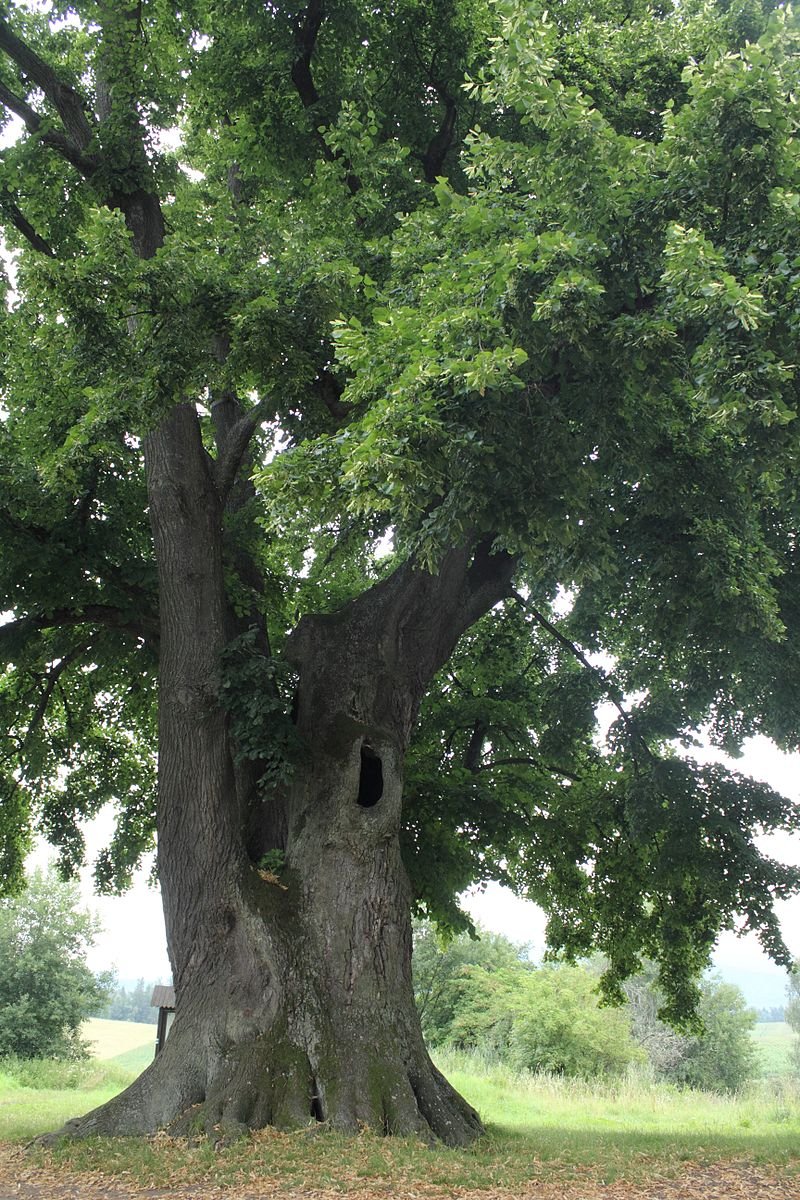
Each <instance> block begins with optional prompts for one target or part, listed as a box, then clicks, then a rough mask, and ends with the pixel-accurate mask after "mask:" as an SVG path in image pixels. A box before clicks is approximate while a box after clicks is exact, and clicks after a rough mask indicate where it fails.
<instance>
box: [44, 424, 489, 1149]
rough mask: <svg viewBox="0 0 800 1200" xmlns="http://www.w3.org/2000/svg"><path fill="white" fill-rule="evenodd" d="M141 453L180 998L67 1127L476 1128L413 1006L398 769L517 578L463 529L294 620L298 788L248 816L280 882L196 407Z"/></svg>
mask: <svg viewBox="0 0 800 1200" xmlns="http://www.w3.org/2000/svg"><path fill="white" fill-rule="evenodd" d="M146 457H147V469H148V479H149V493H150V508H151V520H152V524H153V533H154V541H155V548H156V555H157V559H158V563H159V570H160V589H161V591H160V597H161V678H160V696H161V699H160V718H159V719H160V731H159V738H160V755H159V795H160V799H159V814H158V828H159V875H160V879H161V884H162V889H163V896H164V909H165V915H166V923H167V937H168V943H169V947H170V953H171V957H172V962H173V968H174V978H175V988H176V996H177V1008H176V1015H175V1020H174V1023H173V1027H172V1030H171V1033H170V1036H169V1038H168V1040H167V1043H166V1046H165V1049H164V1050H163V1051H162V1053H161V1054H160V1055H159V1057H158V1058H157V1060H156V1061H155V1062H154V1063H153V1064H152V1066H151V1067H149V1068H148V1070H147V1071H145V1073H144V1074H143V1075H142V1076H141V1077H140V1078H139V1079H138V1080H137V1081H136V1082H135V1083H134V1084H133V1085H132V1086H131V1087H130V1088H128V1090H127V1091H126V1092H124V1093H123V1094H122V1095H121V1096H119V1097H117V1098H116V1099H114V1100H112V1101H111V1102H110V1103H109V1104H107V1105H105V1106H103V1107H102V1108H100V1109H98V1110H96V1111H95V1112H94V1113H90V1114H89V1115H88V1116H87V1117H84V1118H81V1119H79V1120H78V1121H76V1122H72V1123H70V1125H69V1126H68V1127H67V1131H68V1132H72V1133H75V1134H78V1135H86V1134H96V1133H110V1134H114V1133H125V1134H130V1133H148V1132H152V1131H154V1130H156V1129H158V1128H160V1127H162V1126H165V1125H167V1126H170V1127H171V1128H172V1129H173V1130H176V1131H182V1132H186V1131H189V1130H191V1129H193V1128H203V1129H208V1128H211V1127H213V1128H221V1129H222V1130H223V1131H228V1132H239V1131H241V1130H242V1129H243V1128H257V1127H260V1126H262V1125H265V1124H274V1125H276V1126H279V1127H282V1128H289V1127H296V1126H298V1125H303V1124H307V1123H309V1122H313V1121H324V1122H326V1123H327V1124H328V1125H329V1126H330V1127H332V1128H335V1129H340V1130H351V1131H355V1130H357V1129H358V1128H360V1127H361V1126H362V1125H369V1126H371V1127H374V1128H377V1129H380V1130H383V1131H385V1132H386V1133H401V1134H421V1135H423V1136H426V1137H429V1136H436V1137H439V1138H441V1139H442V1140H444V1141H446V1142H447V1143H449V1144H451V1145H462V1144H465V1143H467V1142H469V1141H470V1140H471V1139H472V1138H474V1137H475V1136H476V1135H477V1134H478V1133H479V1132H480V1129H481V1126H480V1121H479V1119H478V1117H477V1115H476V1114H475V1112H474V1111H473V1110H472V1109H471V1108H470V1107H469V1105H468V1104H466V1102H465V1101H464V1100H463V1099H462V1098H461V1097H460V1096H459V1095H458V1094H457V1093H456V1092H455V1091H454V1090H453V1089H452V1088H451V1087H450V1085H449V1084H448V1083H447V1081H446V1080H445V1079H444V1078H443V1077H442V1076H441V1074H440V1073H439V1072H438V1071H437V1070H436V1068H435V1067H434V1066H433V1064H432V1063H431V1061H430V1059H429V1057H428V1054H427V1052H426V1050H425V1047H424V1044H423V1041H422V1035H421V1031H420V1025H419V1020H418V1017H417V1014H416V1011H415V1008H414V1002H413V995H412V987H411V929H410V920H409V895H408V884H407V879H406V875H405V871H404V869H403V864H402V862H401V859H400V852H399V844H398V832H399V827H400V818H401V805H402V766H403V756H404V753H405V749H406V746H407V743H408V739H409V736H410V734H411V731H412V729H413V726H414V723H415V720H416V716H417V710H418V706H419V703H420V700H421V698H422V695H423V692H424V690H425V688H426V686H427V684H428V682H429V681H430V678H431V676H432V675H433V673H434V672H435V671H436V670H437V669H438V667H439V666H440V665H441V663H442V662H443V661H444V660H445V659H446V658H447V656H448V655H449V653H450V651H451V650H452V647H453V645H454V644H455V641H456V640H457V638H458V636H459V635H460V633H461V632H462V631H463V630H464V629H465V628H467V627H468V626H469V625H470V624H471V623H472V622H473V621H474V620H475V619H476V618H477V617H478V616H479V615H480V614H481V613H482V612H485V611H486V610H487V609H488V608H489V607H490V606H491V605H492V604H493V603H494V602H495V601H496V600H497V599H498V598H499V597H500V596H501V595H502V594H503V593H504V592H505V591H506V589H507V586H508V578H509V575H510V570H511V560H510V559H508V558H507V557H506V556H504V555H494V556H493V555H491V554H490V553H489V551H488V548H487V547H486V546H479V547H478V549H477V551H474V552H469V551H468V550H467V549H466V548H465V547H462V548H459V549H457V550H454V551H452V552H451V553H450V554H449V555H448V556H447V557H446V558H445V560H444V562H443V563H442V566H441V570H440V572H439V573H438V574H437V575H436V576H432V575H429V574H426V573H424V572H422V571H417V570H415V569H413V567H412V566H410V565H406V566H404V567H401V568H400V569H399V570H398V571H397V572H395V574H394V575H393V576H392V577H390V578H389V579H387V580H386V581H384V582H383V583H381V584H379V585H377V586H376V587H373V588H372V589H371V590H370V591H368V592H367V593H365V594H364V595H363V596H361V597H360V598H359V599H357V600H356V601H354V602H352V603H351V604H349V605H348V606H346V607H345V608H344V609H342V610H341V611H340V612H339V613H336V614H333V615H330V616H325V617H321V616H319V617H314V618H306V619H305V620H304V621H302V622H301V623H300V625H299V626H298V628H297V630H296V631H295V634H294V637H293V639H292V642H291V645H290V657H291V659H292V661H293V664H294V666H295V667H296V669H297V672H298V677H299V689H298V697H297V727H298V733H299V735H300V744H301V746H302V752H301V754H300V755H299V759H298V761H297V763H296V764H295V769H294V774H293V777H292V782H291V785H290V786H288V787H287V788H285V789H284V790H283V791H281V792H276V793H275V794H274V795H270V796H267V797H266V798H265V799H263V800H259V801H258V812H257V814H256V818H257V820H258V821H260V823H261V825H262V828H263V829H264V830H267V831H272V833H271V837H272V844H273V847H274V848H280V849H281V850H283V851H284V852H285V856H286V869H285V871H283V872H282V873H281V875H280V878H277V877H275V876H270V875H268V874H267V873H266V872H259V870H258V869H257V866H256V865H255V864H254V863H253V862H252V861H251V858H250V857H249V855H248V853H247V849H246V847H247V841H248V837H249V836H250V833H251V830H252V824H253V819H254V818H253V813H252V812H250V813H244V812H243V805H242V786H241V780H239V781H237V777H236V776H237V769H236V767H235V766H234V759H233V755H232V747H231V738H230V732H229V729H228V722H227V718H226V715H225V712H224V711H223V709H222V708H221V707H220V704H219V700H218V682H219V680H218V671H219V664H220V655H221V652H222V649H223V647H224V645H225V642H226V639H227V637H229V636H230V628H231V623H230V614H229V612H228V608H227V604H226V599H225V587H224V578H223V575H224V572H223V500H222V499H221V497H220V495H219V493H218V490H217V488H216V485H215V479H214V473H213V463H212V462H211V460H210V459H209V457H208V455H207V454H206V452H205V451H204V449H203V446H202V443H201V439H200V431H199V425H198V420H197V416H196V413H195V410H194V408H193V407H192V406H190V405H180V406H178V407H177V408H175V409H174V410H173V411H172V412H171V414H170V415H169V417H168V418H167V419H166V421H165V422H164V423H163V425H162V427H161V428H160V429H159V431H158V432H157V433H155V434H153V435H152V436H151V437H150V438H149V440H148V444H147V454H146ZM237 784H238V786H237ZM275 830H281V831H282V833H281V835H280V841H281V843H282V844H281V845H280V846H276V845H275V835H274V831H275ZM266 844H267V845H269V844H270V838H269V837H267V838H266Z"/></svg>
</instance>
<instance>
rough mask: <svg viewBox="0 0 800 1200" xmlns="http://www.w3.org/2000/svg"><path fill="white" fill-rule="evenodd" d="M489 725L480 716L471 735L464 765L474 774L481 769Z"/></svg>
mask: <svg viewBox="0 0 800 1200" xmlns="http://www.w3.org/2000/svg"><path fill="white" fill-rule="evenodd" d="M487 730H488V726H487V724H486V722H485V721H482V720H481V719H480V717H479V718H478V720H477V721H476V722H475V724H474V725H473V727H472V733H471V734H470V735H469V742H468V744H467V749H466V752H465V754H464V766H465V768H466V769H467V770H468V771H472V773H473V774H474V773H475V772H476V771H479V770H480V762H481V755H482V754H483V743H484V742H485V741H486V733H487Z"/></svg>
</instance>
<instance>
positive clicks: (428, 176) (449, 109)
mask: <svg viewBox="0 0 800 1200" xmlns="http://www.w3.org/2000/svg"><path fill="white" fill-rule="evenodd" d="M437 91H438V92H439V98H440V100H441V101H442V103H443V104H444V106H445V111H444V117H443V119H442V123H441V125H440V126H439V128H438V129H437V131H436V133H435V134H434V135H433V137H432V138H431V140H430V142H429V143H428V148H427V150H426V151H425V153H424V154H423V156H422V169H423V171H424V172H425V182H426V183H431V184H433V183H436V180H437V179H438V178H439V176H440V175H441V173H442V169H443V167H444V160H445V158H446V157H447V152H448V150H449V149H450V147H451V146H452V144H453V138H454V136H455V132H456V121H457V119H458V108H457V107H456V102H455V100H454V99H453V98H452V96H451V95H450V94H449V93H448V92H447V91H445V90H444V89H441V90H440V89H438V88H437Z"/></svg>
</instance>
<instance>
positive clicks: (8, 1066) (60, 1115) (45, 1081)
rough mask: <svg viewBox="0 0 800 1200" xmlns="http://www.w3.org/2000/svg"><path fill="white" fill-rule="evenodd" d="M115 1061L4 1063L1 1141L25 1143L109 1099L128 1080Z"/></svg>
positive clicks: (0, 1073) (0, 1065)
mask: <svg viewBox="0 0 800 1200" xmlns="http://www.w3.org/2000/svg"><path fill="white" fill-rule="evenodd" d="M130 1079H131V1075H130V1072H128V1071H126V1070H125V1069H124V1068H122V1067H119V1066H117V1065H115V1064H113V1063H103V1062H98V1061H96V1060H94V1059H88V1060H86V1061H83V1062H78V1063H56V1062H47V1061H44V1062H38V1061H35V1062H17V1061H14V1060H13V1059H11V1060H9V1059H6V1060H5V1061H4V1062H2V1063H0V1142H5V1141H14V1142H27V1141H30V1139H31V1138H34V1137H36V1136H37V1135H38V1134H40V1133H45V1132H46V1131H47V1130H49V1129H58V1128H59V1126H61V1125H63V1124H64V1122H65V1121H66V1120H68V1119H69V1118H70V1117H74V1116H77V1115H79V1114H80V1113H84V1112H89V1110H90V1109H92V1108H96V1107H97V1105H98V1104H103V1103H104V1101H106V1100H110V1099H111V1097H112V1096H114V1095H116V1094H117V1092H119V1091H121V1090H122V1088H124V1087H126V1086H127V1084H128V1083H129V1082H130Z"/></svg>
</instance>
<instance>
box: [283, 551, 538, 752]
mask: <svg viewBox="0 0 800 1200" xmlns="http://www.w3.org/2000/svg"><path fill="white" fill-rule="evenodd" d="M492 543H493V539H492V538H487V539H486V540H484V541H482V542H481V543H479V545H478V546H477V548H476V549H474V551H473V548H472V546H471V545H470V544H469V543H465V544H463V545H461V546H458V547H454V548H453V549H452V550H450V551H448V552H447V553H446V554H445V555H444V556H443V557H442V560H441V562H440V563H439V567H438V569H437V571H436V573H435V574H430V573H429V572H428V571H425V570H422V569H421V568H419V567H418V566H417V565H416V564H415V563H414V562H405V563H403V565H402V566H400V567H398V568H397V570H396V571H394V572H393V574H392V575H390V576H388V578H386V579H384V580H382V581H381V582H380V583H377V584H375V585H374V586H373V587H371V588H369V589H368V591H366V592H363V593H362V594H361V595H360V596H359V597H358V598H357V599H355V600H353V601H351V602H350V603H349V604H347V605H345V606H344V607H343V608H341V609H340V610H339V611H338V612H335V613H330V614H325V615H323V614H316V615H314V616H308V617H305V618H304V619H303V620H302V621H301V622H300V623H299V625H298V626H297V628H296V629H295V630H294V632H293V634H292V636H291V639H290V642H289V645H288V647H287V655H288V656H289V657H290V659H291V661H293V662H294V663H295V664H296V665H297V666H298V667H299V669H300V673H301V683H300V688H299V691H298V728H300V729H301V731H305V730H306V729H308V730H313V729H316V730H317V731H318V733H319V732H321V731H322V730H324V728H325V726H326V725H327V724H330V722H331V721H332V720H334V721H335V720H336V719H337V713H336V712H331V709H330V703H329V700H330V697H331V696H337V697H339V698H340V700H341V710H342V711H343V712H347V713H348V714H349V716H348V718H347V719H348V722H349V721H350V720H351V719H354V720H355V721H356V722H358V721H359V719H360V718H359V716H358V714H362V713H363V715H364V719H365V720H366V721H367V722H368V723H370V724H372V725H375V726H380V727H381V728H382V729H383V730H384V731H387V732H388V731H390V730H391V731H393V732H392V734H391V736H393V737H394V738H395V739H397V740H398V741H399V742H401V743H407V739H408V738H409V737H410V735H411V730H412V729H413V726H414V723H415V722H416V719H417V713H418V710H419V704H420V702H421V700H422V697H423V695H424V693H425V690H426V689H427V687H428V686H429V684H430V681H431V680H432V679H433V677H434V675H435V674H436V672H437V671H438V670H439V669H440V667H442V666H443V665H444V663H445V662H446V661H447V659H448V658H449V657H450V655H451V654H452V652H453V650H454V648H455V645H456V642H457V641H458V639H459V638H460V637H461V635H462V633H464V632H465V630H467V629H468V628H469V627H470V626H471V625H473V624H474V623H475V621H477V620H478V619H479V618H480V617H482V616H483V615H484V613H486V612H488V611H489V609H490V608H492V606H493V605H494V604H496V603H497V602H498V601H500V600H502V599H503V597H504V596H506V595H508V593H509V587H510V581H511V576H512V574H513V571H514V568H515V565H516V560H515V559H514V558H513V557H512V556H511V555H510V554H507V553H506V552H505V551H500V552H498V553H492V549H491V547H492ZM367 679H369V680H371V683H370V684H369V689H368V690H369V691H370V693H371V694H370V696H369V698H367V695H366V691H365V680H367ZM374 689H377V690H374ZM331 733H332V736H333V737H335V738H338V737H339V736H340V734H341V733H342V730H341V728H340V727H336V728H333V729H332V730H331Z"/></svg>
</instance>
